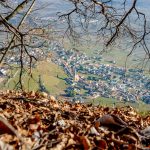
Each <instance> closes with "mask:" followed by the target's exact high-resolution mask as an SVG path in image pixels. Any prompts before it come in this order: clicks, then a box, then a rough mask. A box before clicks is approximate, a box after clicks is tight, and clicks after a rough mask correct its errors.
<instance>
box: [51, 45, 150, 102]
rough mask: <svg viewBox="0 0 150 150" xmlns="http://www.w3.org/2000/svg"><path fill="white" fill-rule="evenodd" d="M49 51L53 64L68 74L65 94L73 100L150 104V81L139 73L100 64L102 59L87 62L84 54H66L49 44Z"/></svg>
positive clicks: (67, 51) (140, 70)
mask: <svg viewBox="0 0 150 150" xmlns="http://www.w3.org/2000/svg"><path fill="white" fill-rule="evenodd" d="M49 50H51V51H53V52H54V53H55V54H56V57H54V58H53V59H52V61H53V62H54V63H56V64H57V65H59V66H62V67H63V69H64V71H65V72H66V73H67V74H68V78H67V79H66V82H67V84H68V85H69V87H68V88H67V89H66V93H67V95H68V96H71V97H74V98H73V99H74V100H76V99H78V100H79V99H80V100H81V101H83V99H85V98H87V97H90V98H97V97H105V98H114V99H118V100H119V101H130V102H137V101H139V100H143V101H144V102H145V103H147V104H150V78H149V77H147V76H145V75H144V71H143V70H142V69H128V70H127V69H125V68H123V67H117V66H116V65H114V63H113V62H112V64H111V65H110V64H101V62H100V60H101V56H97V57H96V56H94V57H91V58H89V57H88V56H87V55H86V54H85V53H81V52H75V51H73V50H65V49H64V48H63V47H61V46H60V45H58V44H57V43H53V44H51V46H50V48H49ZM83 91H84V92H83Z"/></svg>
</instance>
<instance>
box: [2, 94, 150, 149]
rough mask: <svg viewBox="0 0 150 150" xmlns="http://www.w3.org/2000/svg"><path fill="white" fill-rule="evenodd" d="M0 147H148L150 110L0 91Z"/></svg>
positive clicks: (149, 142)
mask: <svg viewBox="0 0 150 150" xmlns="http://www.w3.org/2000/svg"><path fill="white" fill-rule="evenodd" d="M0 149H2V150H13V149H19V150H47V149H50V150H82V149H83V150H108V149H109V150H150V115H148V116H145V117H142V116H140V115H139V114H138V113H137V112H136V111H135V110H134V109H133V108H132V107H130V106H128V107H122V108H114V109H111V108H108V107H102V106H92V105H88V104H80V103H70V102H67V101H58V100H56V99H55V97H53V96H48V95H47V94H46V93H36V92H30V93H26V92H15V91H7V92H1V93H0Z"/></svg>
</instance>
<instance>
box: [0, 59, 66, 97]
mask: <svg viewBox="0 0 150 150" xmlns="http://www.w3.org/2000/svg"><path fill="white" fill-rule="evenodd" d="M12 75H13V76H12V77H11V78H9V79H8V80H5V81H4V82H3V83H2V84H1V85H0V87H1V89H6V90H7V89H10V90H11V89H14V88H15V85H16V83H17V81H18V78H19V70H17V69H14V70H12ZM57 75H59V77H57ZM32 76H33V78H31V77H30V76H29V75H28V74H27V73H24V74H23V86H24V89H25V90H27V91H37V90H39V89H40V86H44V87H45V90H46V91H47V92H48V93H50V94H53V95H57V94H58V93H59V94H61V93H63V91H64V90H65V88H66V84H65V81H64V78H66V77H67V75H66V74H65V72H64V71H63V70H62V69H61V68H60V67H58V66H57V65H56V64H54V63H52V62H46V61H42V62H37V64H36V66H35V68H33V69H32ZM39 80H40V82H41V83H39ZM40 84H42V85H40Z"/></svg>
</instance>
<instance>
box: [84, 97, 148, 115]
mask: <svg viewBox="0 0 150 150" xmlns="http://www.w3.org/2000/svg"><path fill="white" fill-rule="evenodd" d="M86 102H87V103H92V104H93V105H101V106H105V107H111V108H113V107H123V106H132V107H133V108H134V109H136V111H137V112H139V113H140V114H142V115H146V114H148V113H150V105H149V104H145V103H143V102H142V101H138V103H132V102H123V101H118V100H116V99H112V98H104V97H98V98H96V99H88V100H87V101H86Z"/></svg>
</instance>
